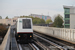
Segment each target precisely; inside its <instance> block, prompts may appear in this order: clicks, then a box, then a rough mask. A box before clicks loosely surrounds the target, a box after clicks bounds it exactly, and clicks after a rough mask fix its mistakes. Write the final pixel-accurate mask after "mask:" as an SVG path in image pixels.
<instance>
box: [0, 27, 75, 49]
mask: <svg viewBox="0 0 75 50" xmlns="http://www.w3.org/2000/svg"><path fill="white" fill-rule="evenodd" d="M13 28H14V26H11V27H9V29H8V32H7V34H6V35H5V37H4V40H3V42H2V44H1V45H0V50H9V48H10V44H11V46H12V47H11V50H14V49H16V50H18V48H17V44H16V41H15V37H14V35H13V34H12V33H13ZM33 30H34V31H37V32H40V33H42V34H46V35H48V36H52V37H55V38H58V39H61V40H64V41H68V42H70V43H73V44H75V29H65V28H54V27H45V26H33ZM10 37H11V38H10ZM10 42H11V43H10ZM14 45H15V46H14Z"/></svg>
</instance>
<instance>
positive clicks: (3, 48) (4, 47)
mask: <svg viewBox="0 0 75 50" xmlns="http://www.w3.org/2000/svg"><path fill="white" fill-rule="evenodd" d="M13 28H14V26H10V27H9V29H8V31H7V33H6V35H5V37H4V39H3V42H2V44H1V45H0V50H10V49H11V50H19V49H18V47H17V43H16V39H15V37H14V34H13ZM10 45H11V46H10Z"/></svg>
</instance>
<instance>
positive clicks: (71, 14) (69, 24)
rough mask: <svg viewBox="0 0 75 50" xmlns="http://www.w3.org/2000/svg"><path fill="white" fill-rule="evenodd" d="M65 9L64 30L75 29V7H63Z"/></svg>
mask: <svg viewBox="0 0 75 50" xmlns="http://www.w3.org/2000/svg"><path fill="white" fill-rule="evenodd" d="M63 7H64V28H72V29H74V28H75V7H74V6H63Z"/></svg>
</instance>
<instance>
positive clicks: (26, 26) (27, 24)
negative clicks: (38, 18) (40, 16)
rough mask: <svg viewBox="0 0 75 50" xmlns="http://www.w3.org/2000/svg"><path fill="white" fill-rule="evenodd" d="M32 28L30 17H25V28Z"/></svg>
mask: <svg viewBox="0 0 75 50" xmlns="http://www.w3.org/2000/svg"><path fill="white" fill-rule="evenodd" d="M30 28H31V21H30V19H23V29H30Z"/></svg>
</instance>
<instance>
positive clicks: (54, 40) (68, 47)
mask: <svg viewBox="0 0 75 50" xmlns="http://www.w3.org/2000/svg"><path fill="white" fill-rule="evenodd" d="M35 33H36V32H35ZM36 34H37V35H39V36H41V37H44V38H46V39H48V40H50V41H53V42H55V43H57V44H59V45H62V46H63V47H65V48H67V49H74V48H73V47H70V46H68V45H66V44H64V43H62V42H59V41H57V40H56V39H52V38H50V37H47V36H45V35H42V34H39V33H36Z"/></svg>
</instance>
